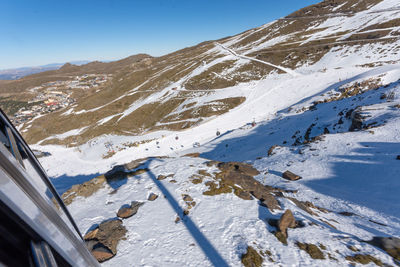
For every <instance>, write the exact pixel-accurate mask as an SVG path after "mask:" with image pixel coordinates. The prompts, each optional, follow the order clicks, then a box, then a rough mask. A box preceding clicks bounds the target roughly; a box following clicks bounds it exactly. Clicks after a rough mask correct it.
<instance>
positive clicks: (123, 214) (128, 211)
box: [117, 201, 144, 219]
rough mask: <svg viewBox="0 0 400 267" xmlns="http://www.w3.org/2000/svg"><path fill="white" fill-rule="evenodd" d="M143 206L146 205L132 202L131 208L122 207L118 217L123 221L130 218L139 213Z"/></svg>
mask: <svg viewBox="0 0 400 267" xmlns="http://www.w3.org/2000/svg"><path fill="white" fill-rule="evenodd" d="M143 204H144V203H142V202H137V201H132V203H131V205H130V206H128V207H124V206H123V207H121V208H120V209H119V210H118V212H117V216H118V217H120V218H122V219H126V218H129V217H131V216H133V215H135V214H136V213H137V211H138V209H139V207H140V206H142V205H143Z"/></svg>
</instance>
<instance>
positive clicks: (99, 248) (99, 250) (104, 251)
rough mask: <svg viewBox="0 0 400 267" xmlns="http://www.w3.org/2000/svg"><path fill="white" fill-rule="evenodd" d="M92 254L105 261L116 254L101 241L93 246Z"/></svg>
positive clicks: (100, 260) (98, 259)
mask: <svg viewBox="0 0 400 267" xmlns="http://www.w3.org/2000/svg"><path fill="white" fill-rule="evenodd" d="M92 255H93V256H94V257H95V258H96V260H97V261H98V262H104V261H106V260H109V259H111V258H112V257H114V256H115V254H113V253H112V251H111V250H109V249H108V248H107V247H105V246H103V245H101V243H98V244H97V245H95V246H94V247H93V249H92Z"/></svg>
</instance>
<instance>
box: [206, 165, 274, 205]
mask: <svg viewBox="0 0 400 267" xmlns="http://www.w3.org/2000/svg"><path fill="white" fill-rule="evenodd" d="M217 166H218V168H219V169H220V170H221V172H219V173H217V174H216V176H215V178H216V179H217V180H218V181H219V187H217V185H216V184H215V183H213V182H211V183H208V184H206V185H208V186H210V190H209V191H206V192H204V194H214V192H216V193H230V192H232V190H233V191H234V193H235V195H237V196H238V197H240V198H242V199H245V200H251V199H252V197H251V195H253V196H254V197H255V198H257V199H258V200H260V203H261V204H262V205H264V206H266V207H268V208H269V209H270V210H272V211H273V210H276V209H281V207H280V205H279V203H278V201H277V200H276V198H275V196H274V195H273V194H272V191H271V190H270V189H269V188H268V187H265V186H264V185H263V184H262V183H260V182H259V181H257V180H255V179H254V177H253V176H255V175H258V174H260V172H259V171H258V170H257V169H255V168H254V167H252V166H251V165H249V164H246V163H240V162H221V163H218V165H217ZM250 194H251V195H250Z"/></svg>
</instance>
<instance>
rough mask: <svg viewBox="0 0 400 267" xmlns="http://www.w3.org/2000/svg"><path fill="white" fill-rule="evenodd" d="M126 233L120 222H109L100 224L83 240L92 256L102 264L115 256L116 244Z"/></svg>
mask: <svg viewBox="0 0 400 267" xmlns="http://www.w3.org/2000/svg"><path fill="white" fill-rule="evenodd" d="M126 232H127V231H126V228H125V227H124V226H123V225H122V221H121V220H110V221H105V222H102V223H101V224H100V225H98V226H97V227H96V228H95V229H94V230H92V231H90V232H88V233H87V234H86V235H85V236H84V237H83V239H84V240H85V241H86V244H87V247H88V249H89V251H91V253H92V254H93V256H94V257H95V258H96V259H97V260H98V261H99V262H103V261H106V260H108V259H111V258H112V257H114V256H115V255H116V254H117V245H118V242H119V241H120V240H121V239H123V238H124V236H125V234H126Z"/></svg>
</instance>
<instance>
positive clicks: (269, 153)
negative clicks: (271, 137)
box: [268, 145, 280, 156]
mask: <svg viewBox="0 0 400 267" xmlns="http://www.w3.org/2000/svg"><path fill="white" fill-rule="evenodd" d="M277 147H280V146H278V145H273V146H271V147H270V148H269V149H268V156H272V155H274V154H275V152H274V150H275V148H277Z"/></svg>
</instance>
